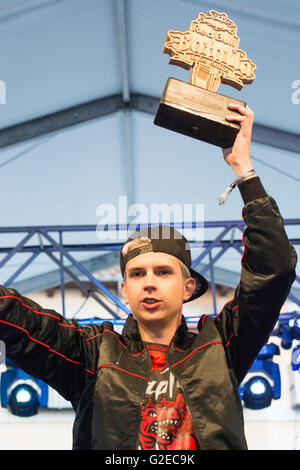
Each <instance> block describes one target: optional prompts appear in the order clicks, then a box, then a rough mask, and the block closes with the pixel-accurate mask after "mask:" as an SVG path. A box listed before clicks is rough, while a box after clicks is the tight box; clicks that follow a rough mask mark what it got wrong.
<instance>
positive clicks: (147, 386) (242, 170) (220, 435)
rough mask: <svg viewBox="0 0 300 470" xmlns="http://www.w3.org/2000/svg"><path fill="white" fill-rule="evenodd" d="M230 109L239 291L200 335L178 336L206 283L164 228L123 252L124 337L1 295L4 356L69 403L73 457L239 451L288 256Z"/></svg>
mask: <svg viewBox="0 0 300 470" xmlns="http://www.w3.org/2000/svg"><path fill="white" fill-rule="evenodd" d="M233 108H236V109H237V110H238V111H239V113H240V117H239V118H238V120H239V121H240V123H241V128H240V131H239V133H238V135H237V137H236V140H235V143H234V146H233V148H232V149H230V150H226V151H225V150H224V151H223V155H224V158H225V161H226V162H227V163H228V164H229V165H230V166H231V167H232V169H233V170H234V173H235V175H236V179H238V180H239V183H238V187H239V189H240V192H241V195H242V198H243V200H244V203H245V207H244V209H243V217H244V220H245V222H246V225H247V228H246V230H245V232H244V236H243V241H244V247H245V249H244V254H243V257H242V272H241V280H240V283H239V285H238V286H237V288H236V291H235V294H234V298H233V299H232V300H231V301H230V302H228V303H227V304H226V305H225V306H224V308H223V309H222V311H221V312H220V313H219V314H218V315H217V316H216V317H215V318H212V317H210V316H208V315H203V316H202V317H201V319H200V321H199V324H198V330H199V333H198V334H195V333H191V332H189V331H188V329H187V326H186V322H185V319H184V317H183V315H182V304H183V303H184V302H189V301H191V300H193V299H195V298H197V297H199V296H200V295H202V294H203V293H204V292H205V291H206V289H207V282H206V280H205V279H204V278H203V277H202V276H200V274H198V273H196V271H194V270H193V269H191V255H190V251H189V248H188V246H187V245H186V240H185V239H184V238H183V237H180V236H178V234H177V233H176V232H175V231H174V230H172V229H170V233H169V234H168V235H167V236H166V233H165V232H164V229H163V227H157V228H155V229H153V232H151V231H149V230H146V231H145V232H142V233H140V234H134V235H133V236H132V237H131V239H129V240H128V242H126V243H125V244H124V247H123V249H122V252H121V254H120V266H121V271H122V274H123V276H124V281H123V283H122V295H123V297H124V300H125V302H126V303H127V304H129V306H130V309H131V311H132V315H129V317H128V319H127V321H126V324H125V326H124V329H123V331H122V335H120V334H118V333H117V332H116V331H114V328H113V324H112V323H111V322H105V323H103V324H102V325H101V326H95V325H89V326H87V327H84V328H82V327H80V325H79V324H78V323H76V321H67V320H66V319H65V318H64V317H62V316H61V315H59V314H58V313H57V312H55V311H53V310H49V309H43V308H42V307H41V306H39V305H37V304H36V303H35V302H33V301H32V300H30V299H28V298H26V297H23V296H22V295H20V294H19V293H18V292H16V291H14V290H12V289H5V288H3V287H1V288H0V339H2V340H4V341H5V343H6V348H7V356H8V357H9V358H10V359H11V360H13V361H14V362H15V363H17V364H18V366H19V367H20V368H22V369H24V370H25V371H26V372H28V373H29V374H31V375H33V376H36V377H39V378H41V379H43V380H44V381H45V382H47V383H48V384H49V385H50V386H52V387H53V388H55V389H56V390H57V391H58V392H59V393H61V394H62V395H63V396H64V397H65V398H66V399H67V400H70V401H71V402H72V404H73V407H74V410H75V411H76V417H75V423H74V431H73V438H74V445H73V448H74V449H109V450H111V449H114V450H132V449H148V450H151V449H160V450H177V449H200V450H218V449H246V448H247V444H246V440H245V435H244V428H243V413H242V406H241V403H240V399H239V394H238V385H239V383H241V381H242V379H243V378H244V377H245V375H246V373H247V371H248V370H249V368H250V366H251V364H252V362H253V361H254V359H255V357H256V355H257V354H258V352H259V351H260V349H261V347H262V346H263V345H264V344H265V343H266V342H267V340H268V338H269V335H270V333H271V331H272V329H273V328H274V325H275V322H276V320H277V318H278V315H279V313H280V310H281V307H282V305H283V303H284V301H285V300H286V297H287V295H288V293H289V290H290V287H291V284H292V283H293V281H294V279H295V265H296V253H295V250H294V248H293V247H292V246H291V244H290V243H289V241H288V238H287V236H286V233H285V230H284V226H283V220H282V217H281V215H280V213H279V210H278V208H277V205H276V203H275V201H274V200H273V199H272V198H271V197H270V196H268V195H267V194H266V192H265V190H264V188H263V186H262V185H261V183H260V180H259V178H258V177H257V176H256V175H255V174H253V172H251V171H250V172H249V170H251V168H252V165H251V161H250V141H251V132H252V124H253V113H252V111H251V110H250V109H249V108H243V107H235V106H233V107H232V109H233ZM228 120H229V121H230V120H237V118H236V117H230V116H228ZM137 236H139V237H140V240H137Z"/></svg>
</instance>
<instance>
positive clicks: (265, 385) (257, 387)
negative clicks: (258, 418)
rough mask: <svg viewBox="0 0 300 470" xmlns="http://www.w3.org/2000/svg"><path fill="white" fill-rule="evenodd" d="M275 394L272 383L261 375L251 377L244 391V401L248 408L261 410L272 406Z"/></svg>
mask: <svg viewBox="0 0 300 470" xmlns="http://www.w3.org/2000/svg"><path fill="white" fill-rule="evenodd" d="M272 398H273V392H272V388H271V385H270V382H269V381H268V380H267V379H266V378H265V377H261V376H259V375H256V376H254V377H251V379H249V380H248V381H247V382H246V383H245V385H244V390H243V401H244V405H245V407H246V408H249V409H251V410H261V409H262V408H267V407H268V406H270V405H271V402H272Z"/></svg>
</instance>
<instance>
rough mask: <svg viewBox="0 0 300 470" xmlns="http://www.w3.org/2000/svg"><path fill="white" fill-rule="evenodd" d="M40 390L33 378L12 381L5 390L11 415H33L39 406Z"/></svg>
mask: <svg viewBox="0 0 300 470" xmlns="http://www.w3.org/2000/svg"><path fill="white" fill-rule="evenodd" d="M40 394H41V390H40V388H39V387H38V385H37V384H36V383H35V382H34V381H33V380H27V381H23V382H21V381H17V382H15V383H14V382H13V383H12V384H11V386H10V387H9V388H8V390H7V395H8V407H9V409H10V411H11V413H12V414H13V415H16V416H34V415H36V414H37V413H38V410H39V407H40Z"/></svg>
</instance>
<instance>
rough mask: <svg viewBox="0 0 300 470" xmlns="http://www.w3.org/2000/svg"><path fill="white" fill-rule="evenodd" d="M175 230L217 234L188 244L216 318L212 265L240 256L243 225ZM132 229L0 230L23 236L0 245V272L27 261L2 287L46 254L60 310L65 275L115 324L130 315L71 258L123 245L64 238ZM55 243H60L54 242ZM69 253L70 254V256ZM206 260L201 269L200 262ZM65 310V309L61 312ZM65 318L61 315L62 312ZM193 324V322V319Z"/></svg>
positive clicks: (232, 223)
mask: <svg viewBox="0 0 300 470" xmlns="http://www.w3.org/2000/svg"><path fill="white" fill-rule="evenodd" d="M284 223H285V226H299V225H300V219H288V220H285V221H284ZM169 225H172V226H174V227H175V228H177V229H179V230H183V229H184V230H188V229H196V228H199V227H200V226H202V227H204V229H218V230H219V232H220V233H219V234H218V235H217V236H215V238H214V239H213V240H204V241H201V242H198V241H190V246H191V251H192V258H193V262H192V267H193V268H194V269H197V267H198V266H199V264H200V263H202V264H201V269H198V271H199V272H200V273H201V274H202V275H205V274H206V272H207V271H210V279H211V289H212V296H213V304H214V312H213V313H214V314H216V313H217V312H216V285H215V280H214V269H213V268H214V264H215V263H216V262H217V261H218V260H219V259H220V258H221V257H222V256H223V255H224V254H225V253H226V252H227V250H229V249H234V250H236V251H237V252H238V253H239V254H240V255H241V256H242V254H243V241H242V237H240V238H237V237H236V236H235V234H236V229H237V231H238V233H241V232H243V230H244V229H245V223H244V222H243V221H219V222H204V223H202V224H199V223H196V222H191V223H184V224H181V223H180V224H176V223H174V224H172V223H171V224H169ZM145 227H151V225H148V224H144V225H143V224H139V225H137V226H135V230H139V229H142V228H145ZM130 228H131V226H130V225H127V224H124V225H121V224H117V225H114V226H108V225H97V226H96V225H70V226H68V225H67V226H65V225H61V226H60V225H58V226H32V227H1V228H0V234H21V235H22V234H24V237H23V238H22V240H21V241H20V242H19V243H17V245H16V246H14V247H1V245H0V255H1V254H3V258H2V260H1V261H0V269H1V268H3V267H4V266H5V265H6V264H7V263H8V261H10V260H11V259H12V257H13V256H14V255H16V254H17V253H23V254H24V253H27V254H28V258H27V260H26V261H25V262H23V263H22V264H21V265H20V266H19V267H18V268H17V269H16V271H15V272H14V273H13V274H12V275H11V276H10V277H9V278H8V279H7V280H6V281H5V282H2V284H3V286H4V287H9V286H11V284H12V283H13V282H14V281H15V279H16V278H17V277H18V276H19V275H20V274H21V273H22V272H23V271H24V270H25V269H26V268H27V267H28V266H29V265H30V264H31V263H33V262H34V260H35V259H36V258H37V257H38V256H39V255H40V254H41V253H44V254H46V255H47V256H48V257H49V258H50V259H51V260H52V261H53V262H54V263H55V264H56V265H58V266H59V269H60V272H61V296H62V303H63V306H64V304H65V288H64V273H67V274H68V275H69V276H70V277H71V278H72V279H73V281H74V282H75V283H76V284H77V285H78V287H79V288H80V289H81V290H82V291H83V292H84V293H85V294H86V295H89V296H91V297H93V298H94V299H95V300H96V301H97V302H98V303H99V304H100V305H102V306H103V307H104V308H105V310H106V311H107V312H108V313H109V314H110V315H111V316H112V317H113V318H115V319H116V320H118V319H119V318H120V315H119V313H118V311H119V310H121V311H122V312H123V313H126V314H128V313H130V312H129V310H128V309H127V308H126V306H125V305H124V304H123V303H122V302H121V301H120V300H119V299H118V298H117V297H116V296H115V295H113V294H112V292H110V290H109V289H107V288H106V287H105V286H104V285H103V283H102V282H100V281H99V280H98V279H96V278H95V276H94V275H93V274H92V273H91V272H90V271H89V270H88V269H86V268H85V267H84V266H83V264H82V263H80V262H78V261H77V260H76V258H75V257H74V255H73V253H74V252H77V253H78V252H98V253H99V252H113V251H116V250H117V251H120V249H121V247H122V242H117V243H105V242H103V241H102V242H99V243H72V244H70V243H64V236H65V235H66V234H67V233H79V232H90V233H94V234H96V231H104V232H107V234H108V233H109V231H113V232H114V233H115V232H119V231H126V232H128V229H129V230H130ZM35 235H37V236H38V238H39V241H40V242H39V244H38V245H34V244H31V245H30V244H29V242H30V240H31V241H32V238H33V237H34V236H35ZM57 239H58V240H59V241H57ZM290 241H291V243H292V244H293V245H300V238H295V239H290ZM195 249H197V250H199V249H201V250H202V251H201V254H198V255H197V256H196V257H195V256H194V257H193V251H194V250H195ZM215 249H218V253H217V254H215V255H214V256H213V250H215ZM71 253H72V254H71ZM205 259H206V260H207V261H206V262H205V263H204V265H203V261H204V260H205ZM64 260H67V261H68V263H69V264H68V266H65V264H64ZM70 266H74V267H76V268H77V270H78V271H79V272H80V273H81V275H83V276H85V277H86V278H87V279H88V280H89V281H90V282H91V283H92V285H93V286H94V287H95V289H92V290H91V289H87V287H86V285H85V284H84V282H83V281H82V280H80V279H79V278H78V276H76V275H75V274H74V272H72V271H71V270H70ZM295 284H300V277H299V276H297V277H296V280H295ZM97 293H99V294H101V295H102V296H104V298H106V299H108V300H109V304H110V305H108V304H107V303H106V302H104V301H103V297H102V298H100V297H99V296H98V295H97ZM289 299H290V300H292V301H293V302H294V303H295V304H296V305H297V306H299V307H300V299H298V298H297V297H296V296H295V295H293V294H292V293H290V294H289ZM112 304H113V306H115V309H114V308H112V306H111V305H112ZM63 310H64V309H63ZM63 314H64V312H63ZM194 320H195V319H194Z"/></svg>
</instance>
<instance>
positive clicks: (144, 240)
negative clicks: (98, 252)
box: [122, 237, 192, 279]
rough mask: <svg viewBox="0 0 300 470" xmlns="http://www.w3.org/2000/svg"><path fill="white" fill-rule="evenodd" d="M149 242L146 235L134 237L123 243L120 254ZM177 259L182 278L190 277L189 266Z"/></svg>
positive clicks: (125, 253)
mask: <svg viewBox="0 0 300 470" xmlns="http://www.w3.org/2000/svg"><path fill="white" fill-rule="evenodd" d="M150 243H151V240H150V238H147V237H138V238H135V239H134V240H130V241H129V242H127V243H125V245H124V246H123V247H122V255H123V256H125V255H127V253H129V252H130V251H132V250H134V249H135V248H138V247H139V246H144V245H150ZM178 261H179V263H180V266H181V271H182V276H183V279H188V278H189V277H192V276H191V273H190V270H189V268H188V267H187V266H186V265H185V264H184V263H183V262H182V261H181V260H180V259H178ZM124 279H125V270H124Z"/></svg>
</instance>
